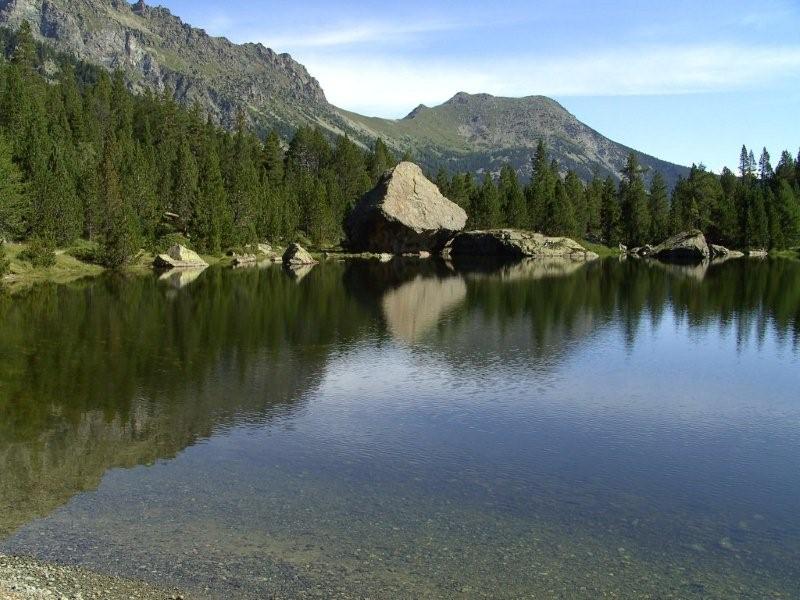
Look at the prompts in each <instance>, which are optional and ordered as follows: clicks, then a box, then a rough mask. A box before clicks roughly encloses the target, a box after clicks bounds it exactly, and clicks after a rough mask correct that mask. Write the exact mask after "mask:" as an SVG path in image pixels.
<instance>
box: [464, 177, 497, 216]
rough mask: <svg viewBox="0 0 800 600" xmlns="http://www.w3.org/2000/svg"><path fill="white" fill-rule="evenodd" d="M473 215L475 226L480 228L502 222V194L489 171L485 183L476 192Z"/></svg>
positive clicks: (484, 179)
mask: <svg viewBox="0 0 800 600" xmlns="http://www.w3.org/2000/svg"><path fill="white" fill-rule="evenodd" d="M471 215H472V219H473V225H474V227H476V228H479V229H491V228H493V227H497V226H498V225H499V224H500V219H501V212H500V194H499V192H498V191H497V187H496V186H495V184H494V181H493V180H492V176H491V175H490V174H489V173H486V174H485V175H484V176H483V183H482V184H481V186H480V188H479V189H478V190H477V193H476V194H475V199H474V205H473V207H472V211H471Z"/></svg>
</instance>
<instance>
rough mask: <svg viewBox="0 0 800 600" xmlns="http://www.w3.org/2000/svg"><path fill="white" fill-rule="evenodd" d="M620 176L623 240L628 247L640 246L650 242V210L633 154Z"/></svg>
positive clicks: (639, 168) (637, 163) (636, 160)
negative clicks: (621, 177) (621, 176)
mask: <svg viewBox="0 0 800 600" xmlns="http://www.w3.org/2000/svg"><path fill="white" fill-rule="evenodd" d="M622 174H623V179H622V182H621V184H620V188H619V194H620V204H621V207H622V222H623V230H624V232H625V239H626V241H627V243H628V245H630V246H641V245H643V244H645V243H647V242H648V241H650V240H649V237H650V210H649V207H648V205H647V193H646V192H645V188H644V181H643V180H642V170H641V167H640V166H639V161H638V159H637V158H636V155H635V154H634V153H633V152H631V153H630V154H629V155H628V162H627V164H626V166H625V168H624V169H623V171H622Z"/></svg>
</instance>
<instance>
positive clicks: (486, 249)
mask: <svg viewBox="0 0 800 600" xmlns="http://www.w3.org/2000/svg"><path fill="white" fill-rule="evenodd" d="M448 251H449V254H450V255H452V256H499V257H507V258H524V257H535V258H551V257H566V258H572V259H578V260H591V259H595V258H597V254H595V253H594V252H591V251H589V250H587V249H586V248H584V247H583V246H581V245H580V244H579V243H578V242H576V241H575V240H571V239H569V238H565V237H547V236H545V235H542V234H541V233H534V232H531V231H522V230H518V229H490V230H486V231H465V232H463V233H459V234H458V235H456V236H455V238H453V241H452V242H451V243H450V244H449V245H448Z"/></svg>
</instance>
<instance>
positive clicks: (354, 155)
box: [0, 23, 800, 267]
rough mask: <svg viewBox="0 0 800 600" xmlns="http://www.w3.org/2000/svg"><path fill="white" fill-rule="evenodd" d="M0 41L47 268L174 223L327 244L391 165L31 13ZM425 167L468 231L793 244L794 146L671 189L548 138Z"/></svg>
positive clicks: (13, 191) (12, 160) (115, 252)
mask: <svg viewBox="0 0 800 600" xmlns="http://www.w3.org/2000/svg"><path fill="white" fill-rule="evenodd" d="M0 43H2V46H3V49H4V51H5V52H4V55H5V57H6V59H5V60H3V61H2V64H0V235H1V236H3V237H5V238H8V239H19V240H30V241H31V256H32V261H33V260H35V261H38V262H39V263H41V264H43V265H46V264H47V262H48V261H50V260H52V257H53V250H54V248H55V247H56V246H64V245H68V244H70V243H71V242H73V241H74V240H76V239H78V238H85V239H89V240H93V241H97V242H98V243H99V247H100V251H99V253H98V256H97V257H96V258H97V260H99V261H100V262H102V263H103V264H105V265H107V266H110V267H115V266H120V265H124V264H125V263H126V262H128V261H129V260H130V258H131V257H132V256H133V255H134V254H135V253H136V252H137V251H138V249H139V248H152V249H155V248H158V247H159V246H160V245H163V243H164V240H165V239H174V236H176V235H180V236H182V237H183V238H185V239H186V240H188V242H187V243H188V244H190V245H191V246H193V247H194V248H195V249H196V250H199V251H201V252H205V253H219V252H221V251H222V250H224V249H226V248H231V247H242V246H244V245H247V244H250V243H255V242H257V241H262V240H286V239H289V238H293V237H295V236H296V235H297V234H298V233H302V234H304V235H305V236H307V237H308V238H310V240H311V241H312V242H313V243H314V244H316V245H318V246H323V245H326V244H335V243H337V242H338V241H339V240H340V239H341V237H342V222H343V220H344V217H345V215H346V214H347V213H348V211H349V210H350V208H351V207H352V206H353V205H354V203H355V202H356V200H357V199H358V198H359V197H360V196H362V195H363V194H364V193H365V192H366V191H367V190H369V189H370V188H371V187H372V186H373V185H374V183H375V182H376V181H377V179H378V177H379V176H380V175H381V173H382V172H384V171H385V170H386V169H387V168H390V167H391V166H393V165H394V164H395V163H396V161H397V157H396V156H395V155H394V154H393V153H392V152H391V151H390V150H389V148H388V147H387V145H386V144H385V143H384V142H383V141H381V140H380V139H378V141H377V142H376V143H375V144H374V145H373V147H372V149H370V150H364V149H363V148H362V147H361V146H359V145H357V144H356V143H354V142H353V141H351V140H350V139H349V138H347V137H334V136H332V134H331V133H330V132H329V131H327V130H325V131H323V130H321V129H315V128H311V127H308V126H302V127H300V128H298V129H297V130H296V132H295V133H294V134H293V137H292V139H291V140H290V142H289V144H288V148H286V147H285V144H284V143H283V141H282V140H281V139H280V137H279V136H278V134H277V133H275V132H274V131H273V132H272V133H270V134H269V135H268V136H267V137H266V139H265V141H263V142H262V141H261V140H260V138H258V137H257V136H256V135H255V133H254V132H252V131H251V130H250V129H249V128H248V127H247V126H246V124H245V123H246V121H245V119H244V116H243V115H240V118H239V119H238V123H237V125H236V127H235V128H234V129H233V131H228V130H225V129H222V128H221V127H220V126H218V125H216V124H214V122H213V121H212V120H211V119H210V118H209V116H208V115H206V114H204V113H203V111H202V110H201V109H200V108H199V106H198V105H195V106H194V107H192V108H186V107H182V106H180V105H179V104H178V103H177V102H176V101H175V100H174V97H173V94H172V93H171V92H170V91H169V90H166V91H165V92H163V93H162V94H158V95H156V94H154V93H152V92H150V91H149V90H147V89H145V90H144V91H143V92H142V93H141V94H133V93H132V92H131V91H129V88H128V85H127V83H126V81H125V79H124V77H123V75H122V73H119V72H117V73H114V74H109V73H108V72H107V71H106V70H104V69H100V68H98V67H94V66H91V65H87V64H85V63H82V62H77V61H75V60H73V59H70V58H69V57H67V56H65V55H59V54H56V53H55V52H54V51H53V50H52V49H50V48H48V47H45V46H41V45H37V44H36V43H35V42H34V39H33V37H32V34H31V31H30V27H29V26H28V25H27V23H25V24H23V26H22V28H21V29H20V31H19V32H18V33H17V34H12V33H11V32H9V31H7V30H6V31H2V32H0ZM406 158H412V157H410V156H407V157H406ZM434 179H435V181H436V183H437V184H438V185H439V187H440V188H441V190H442V191H443V192H444V194H445V195H446V196H448V197H449V198H450V199H451V200H453V201H454V202H457V203H458V204H459V205H461V206H462V207H463V208H464V209H465V210H466V211H467V213H468V214H469V215H470V220H469V222H468V224H467V227H468V228H489V227H497V226H511V227H520V228H529V229H533V230H537V231H541V232H543V233H546V234H550V235H566V236H570V237H574V238H579V239H580V238H584V239H589V240H593V241H601V242H603V243H605V244H607V245H616V244H617V243H618V242H625V243H627V244H629V245H641V244H644V243H651V242H659V241H661V240H663V239H664V238H665V237H667V236H668V235H669V234H670V233H673V232H675V231H678V230H684V229H688V228H699V229H702V230H703V231H705V232H706V234H707V236H708V238H709V239H710V241H713V242H717V243H721V244H724V245H727V246H731V247H740V248H744V247H759V248H762V247H769V248H783V247H787V246H793V245H796V244H797V243H798V231H799V230H800V164H798V161H796V160H795V159H794V158H793V157H792V155H791V154H789V153H788V152H784V153H783V154H782V156H781V158H780V161H779V163H778V165H777V167H776V168H775V169H773V168H772V166H771V165H770V160H769V155H768V154H767V153H766V151H765V152H764V153H763V155H762V158H761V161H760V162H759V163H758V164H756V162H755V159H754V157H753V155H752V152H747V151H746V150H745V149H743V150H742V160H741V164H740V174H739V176H736V175H734V174H733V173H732V172H731V171H729V170H725V171H724V172H723V173H722V175H721V176H717V175H714V174H712V173H709V172H708V171H706V170H705V169H704V168H703V167H702V166H700V167H698V166H695V167H693V168H692V169H691V171H690V172H689V175H688V177H687V178H686V179H681V180H679V181H678V183H677V185H676V186H675V188H674V191H673V192H672V198H671V200H670V192H669V189H668V185H667V184H666V181H665V178H664V177H662V176H661V174H660V173H655V174H654V175H652V177H651V176H649V175H648V177H647V179H648V180H649V185H648V184H646V179H645V176H644V169H643V168H642V167H641V166H640V164H639V161H638V159H637V154H635V153H634V152H631V154H630V156H629V158H628V162H627V165H626V167H625V168H624V170H623V173H622V179H621V181H619V182H618V181H617V179H616V178H614V177H612V176H610V175H609V176H607V177H605V178H594V179H593V180H591V181H589V182H588V183H585V182H584V181H583V180H582V179H581V177H579V175H578V173H577V172H575V171H573V170H567V172H566V175H564V174H563V169H562V168H560V166H559V164H557V163H556V162H555V161H553V160H551V159H550V155H549V153H548V148H547V147H546V146H545V144H544V143H540V144H539V147H538V149H537V150H536V152H535V156H534V157H533V160H532V177H531V180H530V182H529V183H526V184H525V185H523V184H522V183H521V182H520V181H519V179H518V175H517V170H516V169H515V168H513V167H512V166H510V165H508V164H506V165H505V166H503V167H502V169H501V171H500V175H499V177H498V178H495V177H493V176H490V175H488V174H487V175H485V176H484V177H483V179H482V181H476V179H475V177H474V175H472V174H469V173H467V174H454V175H451V174H449V173H447V172H446V171H445V170H444V169H442V170H440V171H439V173H438V174H435V177H434ZM0 264H2V258H1V257H0Z"/></svg>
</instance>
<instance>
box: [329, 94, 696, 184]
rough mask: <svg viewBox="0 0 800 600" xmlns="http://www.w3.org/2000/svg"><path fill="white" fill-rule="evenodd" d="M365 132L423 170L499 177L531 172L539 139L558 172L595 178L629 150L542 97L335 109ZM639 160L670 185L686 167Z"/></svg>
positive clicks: (616, 167) (478, 97)
mask: <svg viewBox="0 0 800 600" xmlns="http://www.w3.org/2000/svg"><path fill="white" fill-rule="evenodd" d="M340 112H341V113H342V114H344V115H345V116H346V117H347V118H348V120H349V121H350V122H351V123H353V125H354V127H356V128H363V129H362V130H361V131H362V132H363V133H364V134H367V135H372V136H377V135H380V136H381V137H383V138H384V139H389V140H393V141H394V143H395V144H396V145H398V146H399V147H401V148H408V149H411V151H412V153H413V154H414V155H415V156H417V157H419V158H420V159H422V162H424V163H426V164H445V165H447V166H449V168H450V170H451V171H480V170H482V169H488V170H490V171H493V172H494V171H499V170H500V167H501V166H502V165H503V163H504V162H510V163H511V164H512V165H514V166H515V167H516V168H517V169H518V170H519V171H520V172H521V173H525V174H529V173H530V167H531V165H530V159H531V156H532V154H533V151H534V149H535V148H536V145H537V143H538V142H539V140H540V139H541V140H544V141H545V142H546V143H547V146H548V148H549V149H550V153H551V155H552V156H553V157H555V158H556V159H557V160H558V162H559V165H560V167H561V168H562V169H563V170H566V169H573V170H575V171H576V172H577V173H578V174H579V175H580V176H581V177H582V178H584V179H589V178H591V177H592V175H593V174H594V173H595V172H598V173H601V174H607V173H611V174H614V175H617V174H618V173H619V171H620V169H621V168H622V167H623V166H624V164H625V160H626V159H627V157H628V154H629V153H630V152H631V151H632V148H628V147H626V146H623V145H622V144H618V143H616V142H613V141H611V140H609V139H608V138H606V137H604V136H603V135H601V134H600V133H598V132H597V131H595V130H594V129H592V128H591V127H589V126H587V125H585V124H583V123H581V122H580V121H579V120H578V119H577V118H575V116H573V115H572V114H570V113H569V112H568V111H567V110H566V109H565V108H564V107H563V106H561V105H560V104H559V103H558V102H556V101H555V100H553V99H551V98H547V97H545V96H528V97H526V98H498V97H495V96H490V95H489V94H473V95H471V94H466V93H464V92H460V93H458V94H456V95H455V96H453V97H452V98H451V99H450V100H448V101H447V102H445V103H444V104H442V105H440V106H436V107H433V108H429V107H427V106H424V105H420V106H418V107H417V108H415V109H414V110H413V111H412V112H411V113H409V114H408V116H406V117H405V118H403V119H399V120H388V119H378V118H370V117H364V116H361V115H358V114H355V113H349V112H346V111H340ZM637 155H638V157H639V161H640V162H641V164H642V165H644V166H645V167H648V168H650V169H651V170H658V171H661V172H662V174H663V175H664V177H665V178H666V179H667V180H668V181H670V182H674V181H675V180H677V178H678V176H679V175H685V174H687V173H688V170H687V169H686V168H685V167H681V166H679V165H675V164H672V163H668V162H666V161H663V160H659V159H657V158H655V157H653V156H648V155H646V154H643V153H641V152H637Z"/></svg>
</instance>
